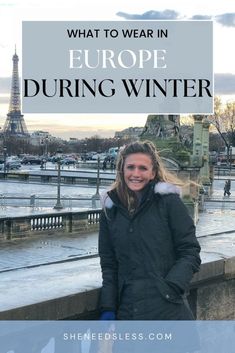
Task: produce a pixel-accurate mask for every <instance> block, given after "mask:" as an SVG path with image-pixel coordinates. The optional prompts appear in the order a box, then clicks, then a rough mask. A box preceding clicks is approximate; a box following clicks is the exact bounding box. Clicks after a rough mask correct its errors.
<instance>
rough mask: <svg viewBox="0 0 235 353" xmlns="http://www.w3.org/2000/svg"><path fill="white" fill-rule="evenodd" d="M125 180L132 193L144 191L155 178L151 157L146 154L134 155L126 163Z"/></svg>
mask: <svg viewBox="0 0 235 353" xmlns="http://www.w3.org/2000/svg"><path fill="white" fill-rule="evenodd" d="M123 171H124V180H125V183H126V185H127V186H128V188H129V189H130V190H132V191H140V190H142V189H143V188H144V187H145V186H146V185H147V184H148V183H149V182H150V180H152V179H153V178H154V176H155V173H154V172H153V164H152V160H151V158H150V156H148V155H147V154H144V153H132V154H129V156H127V157H126V160H125V162H124V169H123Z"/></svg>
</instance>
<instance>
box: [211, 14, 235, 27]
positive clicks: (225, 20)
mask: <svg viewBox="0 0 235 353" xmlns="http://www.w3.org/2000/svg"><path fill="white" fill-rule="evenodd" d="M215 20H216V21H217V22H219V23H220V24H221V25H223V26H225V27H235V13H224V14H222V15H218V16H216V17H215Z"/></svg>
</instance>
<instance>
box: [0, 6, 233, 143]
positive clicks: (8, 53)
mask: <svg viewBox="0 0 235 353" xmlns="http://www.w3.org/2000/svg"><path fill="white" fill-rule="evenodd" d="M135 19H138V20H155V19H156V20H158V19H162V20H164V19H174V20H188V19H200V20H203V19H211V20H213V21H214V72H215V93H216V94H219V95H222V96H223V99H224V100H225V101H226V100H227V99H231V98H232V99H234V97H235V64H234V63H235V49H234V38H235V2H234V1H231V0H223V1H221V0H213V1H207V2H205V0H194V1H192V0H177V1H175V0H159V1H156V0H144V1H143V0H135V1H134V0H129V1H127V0H118V1H116V0H112V1H111V0H100V1H98V0H94V1H91V0H83V1H79V0H66V1H65V0H5V1H1V0H0V58H1V61H0V126H2V125H3V123H4V121H5V117H6V114H7V112H8V101H9V89H10V80H9V78H10V76H11V73H12V55H13V53H14V47H15V44H16V46H17V53H18V55H19V58H20V60H21V57H22V55H21V40H22V39H21V22H22V20H63V21H66V20H68V21H71V20H74V21H79V20H83V21H84V20H87V21H89V20H116V21H118V20H135ZM146 116H147V115H143V114H136V115H125V114H122V115H118V116H117V115H114V116H110V114H108V115H95V116H90V115H69V116H67V117H66V121H65V119H63V117H62V115H60V116H59V119H58V115H51V116H49V117H48V115H47V116H46V115H42V114H27V115H25V121H26V124H27V126H28V127H29V129H30V130H35V129H43V130H49V131H50V132H51V133H53V134H54V135H57V136H62V137H66V138H68V137H69V136H73V137H81V136H90V135H92V134H94V133H95V132H96V131H97V129H98V133H99V134H100V135H106V136H108V135H109V136H110V135H113V131H115V130H118V129H122V128H125V127H128V126H143V125H144V124H145V121H146ZM65 124H66V125H65Z"/></svg>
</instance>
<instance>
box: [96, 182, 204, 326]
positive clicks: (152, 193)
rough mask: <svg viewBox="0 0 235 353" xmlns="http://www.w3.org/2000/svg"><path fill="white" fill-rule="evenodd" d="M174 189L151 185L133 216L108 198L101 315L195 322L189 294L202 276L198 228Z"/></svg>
mask: <svg viewBox="0 0 235 353" xmlns="http://www.w3.org/2000/svg"><path fill="white" fill-rule="evenodd" d="M178 193H179V190H178V188H177V187H175V186H174V185H172V184H169V183H164V182H159V183H157V184H155V183H152V182H151V183H150V184H149V185H148V187H147V190H146V191H145V194H144V197H143V198H142V201H141V203H140V205H139V207H138V208H137V210H136V211H135V213H134V214H133V215H130V214H129V213H128V211H127V209H126V208H125V207H124V206H123V205H122V204H121V202H120V200H119V199H118V196H117V194H116V192H115V191H110V192H108V194H106V196H104V208H105V212H104V210H103V211H102V214H101V219H100V232H99V255H100V260H101V269H102V276H103V286H102V290H101V302H100V308H101V310H112V311H115V312H116V314H117V318H118V319H119V320H190V319H192V318H193V317H192V314H191V312H190V310H189V307H188V304H187V300H186V296H185V293H186V292H187V290H188V287H189V283H190V281H191V279H192V276H193V273H195V272H197V271H198V270H199V266H200V262H201V261H200V256H199V252H200V246H199V243H198V241H197V239H196V236H195V226H194V224H193V221H192V219H191V217H190V216H189V215H188V212H187V209H186V207H185V206H184V204H183V202H182V201H181V199H180V197H179V195H178Z"/></svg>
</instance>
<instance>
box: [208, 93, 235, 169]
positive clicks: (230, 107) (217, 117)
mask: <svg viewBox="0 0 235 353" xmlns="http://www.w3.org/2000/svg"><path fill="white" fill-rule="evenodd" d="M234 113H235V102H231V103H227V104H226V106H225V107H223V105H222V102H221V99H220V97H215V99H214V115H212V116H210V118H209V120H210V122H211V123H212V124H213V125H214V126H215V128H216V130H217V131H218V133H219V135H220V137H221V138H222V140H223V141H224V144H225V147H226V154H227V164H229V160H230V147H231V146H232V142H233V138H234V130H235V116H234Z"/></svg>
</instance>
